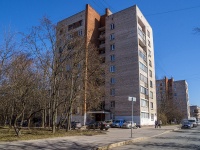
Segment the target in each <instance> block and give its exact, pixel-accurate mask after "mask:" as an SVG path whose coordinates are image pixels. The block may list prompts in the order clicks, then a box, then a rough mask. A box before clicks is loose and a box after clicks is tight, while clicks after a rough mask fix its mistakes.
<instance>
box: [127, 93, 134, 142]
mask: <svg viewBox="0 0 200 150" xmlns="http://www.w3.org/2000/svg"><path fill="white" fill-rule="evenodd" d="M128 101H132V121H131V138H132V133H133V102H136V97H131V96H129V97H128Z"/></svg>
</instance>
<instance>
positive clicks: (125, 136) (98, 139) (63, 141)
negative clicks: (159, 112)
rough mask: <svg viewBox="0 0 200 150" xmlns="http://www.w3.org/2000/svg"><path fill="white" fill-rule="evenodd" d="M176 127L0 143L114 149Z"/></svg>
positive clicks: (27, 148) (9, 148) (8, 149)
mask: <svg viewBox="0 0 200 150" xmlns="http://www.w3.org/2000/svg"><path fill="white" fill-rule="evenodd" d="M177 128H178V126H163V127H162V128H156V129H155V128H154V126H151V127H142V128H139V129H133V134H132V138H131V130H130V129H121V128H120V129H118V128H111V129H109V130H108V131H105V133H106V134H102V135H95V136H72V137H60V138H52V139H42V140H41V139H40V140H31V141H19V142H7V143H0V149H1V150H16V149H17V150H35V149H40V150H41V149H42V150H62V149H65V150H68V149H69V150H71V149H77V150H78V149H82V150H88V149H99V150H100V149H108V148H111V147H116V146H120V145H124V144H128V142H133V141H134V140H144V139H146V138H149V137H152V136H156V135H160V134H164V133H167V132H170V131H172V130H174V129H177Z"/></svg>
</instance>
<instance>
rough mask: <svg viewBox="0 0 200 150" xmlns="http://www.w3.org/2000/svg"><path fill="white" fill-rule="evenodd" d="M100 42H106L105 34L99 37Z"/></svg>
mask: <svg viewBox="0 0 200 150" xmlns="http://www.w3.org/2000/svg"><path fill="white" fill-rule="evenodd" d="M99 40H100V41H101V40H105V33H104V34H101V35H100V36H99Z"/></svg>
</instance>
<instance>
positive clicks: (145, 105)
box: [141, 99, 149, 107]
mask: <svg viewBox="0 0 200 150" xmlns="http://www.w3.org/2000/svg"><path fill="white" fill-rule="evenodd" d="M141 106H142V107H149V102H148V100H146V99H141Z"/></svg>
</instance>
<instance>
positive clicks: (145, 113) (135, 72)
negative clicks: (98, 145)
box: [58, 5, 157, 125]
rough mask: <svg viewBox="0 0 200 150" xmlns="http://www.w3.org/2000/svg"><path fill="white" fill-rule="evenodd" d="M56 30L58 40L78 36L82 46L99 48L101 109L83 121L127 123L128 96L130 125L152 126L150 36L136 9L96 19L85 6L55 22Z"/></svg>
mask: <svg viewBox="0 0 200 150" xmlns="http://www.w3.org/2000/svg"><path fill="white" fill-rule="evenodd" d="M58 27H59V29H61V28H62V29H63V30H64V31H62V32H60V33H65V34H61V35H60V37H61V38H58V39H60V40H61V41H62V38H66V37H72V36H71V35H72V34H75V33H76V34H78V35H79V34H81V35H82V36H85V38H86V44H89V43H93V44H95V45H96V46H97V47H98V48H99V54H100V57H103V58H104V60H105V64H106V69H105V97H104V102H103V103H104V104H105V107H104V109H103V110H101V111H92V110H87V118H88V119H91V118H93V119H95V120H105V119H106V120H107V119H125V120H131V112H132V110H131V102H130V101H128V96H132V97H136V102H134V109H133V110H134V112H133V115H134V121H135V122H137V123H138V124H141V125H153V124H154V122H155V120H156V119H157V108H156V106H157V104H156V84H155V65H154V45H153V32H152V28H151V26H150V25H149V23H148V22H147V20H146V19H145V17H144V16H143V14H142V13H141V11H140V10H139V8H138V7H137V6H136V5H135V6H132V7H130V8H127V9H124V10H122V11H120V12H117V13H114V14H112V13H111V11H110V10H109V9H106V13H105V15H99V14H98V13H97V12H96V11H95V10H94V9H93V8H92V7H90V6H89V5H86V9H85V10H84V11H82V12H80V13H78V14H75V15H73V16H71V17H69V18H67V19H64V20H63V21H61V22H59V23H58ZM71 29H73V33H72V30H71ZM58 32H59V31H58ZM105 64H104V65H105Z"/></svg>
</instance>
